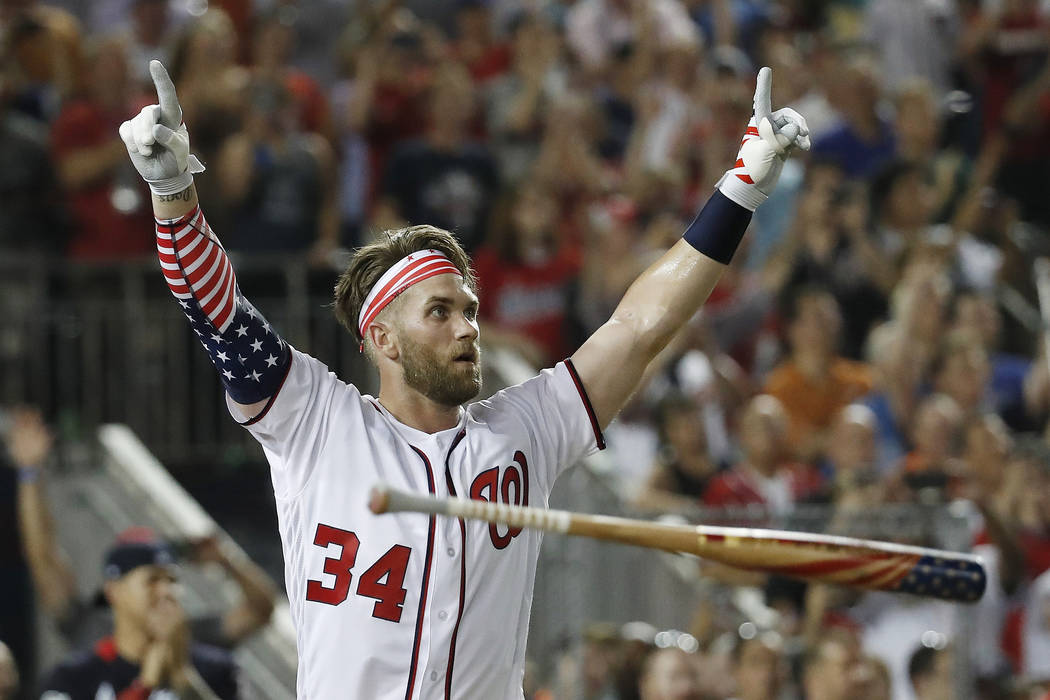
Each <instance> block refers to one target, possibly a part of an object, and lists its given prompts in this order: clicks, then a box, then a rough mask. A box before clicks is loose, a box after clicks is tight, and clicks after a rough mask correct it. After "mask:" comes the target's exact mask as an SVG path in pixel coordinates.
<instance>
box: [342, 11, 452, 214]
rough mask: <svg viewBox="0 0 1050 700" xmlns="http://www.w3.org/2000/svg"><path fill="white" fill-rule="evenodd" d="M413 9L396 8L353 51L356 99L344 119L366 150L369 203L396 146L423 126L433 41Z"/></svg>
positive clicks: (435, 58)
mask: <svg viewBox="0 0 1050 700" xmlns="http://www.w3.org/2000/svg"><path fill="white" fill-rule="evenodd" d="M426 37H427V33H426V32H425V30H424V28H423V27H421V26H420V23H419V21H418V20H417V19H416V18H415V17H414V16H413V15H412V14H411V13H407V14H406V13H405V12H398V13H396V14H394V15H392V17H391V19H390V20H389V21H388V22H386V23H384V24H382V25H381V26H380V27H379V28H378V29H377V30H376V35H375V36H372V37H369V40H368V41H366V42H365V43H364V45H363V46H362V47H361V48H360V50H359V52H358V54H357V60H356V65H355V90H354V100H353V102H352V103H351V106H350V110H349V114H348V119H347V121H348V123H349V128H350V130H351V131H354V132H356V133H359V134H361V135H362V137H363V138H364V140H365V143H366V144H367V146H368V151H369V160H370V163H369V169H368V182H369V183H370V187H369V193H368V202H369V206H371V205H372V203H373V202H374V201H375V200H376V199H378V198H379V197H381V196H382V195H383V194H384V193H383V192H382V185H381V183H382V178H383V172H384V170H385V169H386V167H387V164H388V162H389V160H390V157H391V154H392V152H393V150H394V148H395V147H396V146H397V145H398V144H400V143H401V142H402V141H406V140H409V139H414V138H417V137H419V136H420V135H421V134H422V133H423V132H424V131H425V129H426V126H427V124H426V122H425V121H424V120H423V119H420V115H421V114H425V113H427V100H428V89H429V86H430V83H431V81H432V79H433V72H434V62H436V61H438V60H439V59H440V57H439V56H436V55H433V52H434V48H433V44H435V43H436V42H430V43H429V44H428V42H427V39H426Z"/></svg>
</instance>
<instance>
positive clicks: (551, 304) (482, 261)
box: [474, 247, 580, 361]
mask: <svg viewBox="0 0 1050 700" xmlns="http://www.w3.org/2000/svg"><path fill="white" fill-rule="evenodd" d="M474 269H475V270H476V271H477V274H478V284H479V286H480V288H481V296H482V304H481V307H480V314H481V317H482V318H483V319H486V320H489V321H491V322H493V323H495V324H497V325H499V326H500V327H502V328H503V329H505V330H509V331H515V332H518V333H521V334H522V335H527V336H528V337H529V338H531V339H532V340H534V341H536V342H537V343H539V344H540V345H541V346H543V349H544V350H545V351H546V352H547V357H548V359H549V360H551V361H554V360H559V359H561V358H563V357H568V356H569V355H570V354H571V353H572V350H573V349H574V348H571V347H570V343H569V341H568V339H567V338H566V337H565V324H566V320H567V317H568V311H569V303H570V299H569V293H570V285H571V284H572V283H573V281H574V280H575V279H576V276H577V275H578V274H579V270H580V261H579V257H578V256H577V255H576V254H575V253H573V252H571V251H570V250H568V249H564V248H563V249H562V250H561V251H559V252H558V253H556V254H555V255H554V256H553V257H552V258H550V259H548V260H547V261H545V262H543V263H541V264H538V265H530V264H527V263H508V262H504V261H502V260H500V258H499V256H498V255H497V254H496V252H495V251H494V250H492V249H491V248H487V247H485V248H482V249H480V250H479V251H478V253H477V255H475V257H474Z"/></svg>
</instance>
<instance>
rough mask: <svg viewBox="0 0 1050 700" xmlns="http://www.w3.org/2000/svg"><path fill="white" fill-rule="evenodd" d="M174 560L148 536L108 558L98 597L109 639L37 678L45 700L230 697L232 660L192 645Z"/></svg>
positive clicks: (124, 542)
mask: <svg viewBox="0 0 1050 700" xmlns="http://www.w3.org/2000/svg"><path fill="white" fill-rule="evenodd" d="M173 563H174V556H173V554H172V552H171V551H170V549H169V548H168V546H167V545H166V544H164V543H162V542H159V541H157V540H153V539H145V538H139V537H133V536H129V537H128V538H127V539H121V540H118V541H117V542H116V543H115V544H114V545H113V547H112V548H111V549H110V550H109V552H108V553H107V555H106V560H105V566H104V569H103V572H104V576H105V579H106V582H105V585H104V589H103V593H102V595H104V597H105V600H106V602H107V603H108V604H109V605H110V606H111V607H112V609H113V634H112V636H109V637H105V638H103V639H101V640H99V641H98V642H97V643H96V644H95V646H94V648H93V649H91V650H85V651H82V652H78V653H76V654H75V655H74V656H72V657H70V658H69V659H67V660H66V661H64V662H63V663H61V664H59V665H58V666H57V667H56V668H54V669H53V670H52V671H51V672H50V673H48V674H47V676H46V678H45V679H44V681H43V684H42V689H43V691H44V695H43V697H44V698H47V700H81V699H83V700H90V699H91V698H96V697H98V695H97V694H98V693H106V692H108V693H110V694H113V695H116V696H121V694H127V695H126V697H146V696H148V695H150V694H151V693H152V692H153V691H154V690H158V691H160V690H168V691H174V692H176V693H178V694H179V696H180V697H194V698H212V697H217V698H223V699H226V698H236V697H239V692H238V689H237V677H236V675H237V674H236V668H235V666H234V663H233V659H232V658H231V657H230V655H229V654H228V653H227V652H225V651H222V650H220V649H217V648H215V647H208V646H205V645H203V644H197V643H193V642H192V641H191V640H190V634H189V626H188V623H187V620H186V613H185V611H184V610H183V608H182V605H181V604H180V603H179V601H178V599H177V597H176V594H175V591H176V581H177V579H176V575H175V570H174V569H173V568H172V564H173Z"/></svg>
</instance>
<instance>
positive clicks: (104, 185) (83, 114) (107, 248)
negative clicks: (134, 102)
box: [51, 100, 153, 259]
mask: <svg viewBox="0 0 1050 700" xmlns="http://www.w3.org/2000/svg"><path fill="white" fill-rule="evenodd" d="M136 111H137V110H134V109H131V108H130V107H129V109H128V110H127V113H126V114H105V113H103V111H102V110H101V109H100V108H99V107H98V106H97V105H96V104H94V103H92V102H90V101H89V100H77V101H74V102H71V103H69V104H68V105H66V107H65V108H64V109H63V110H62V112H61V113H60V114H59V115H58V118H57V119H55V123H54V125H53V126H52V128H51V145H52V148H53V150H54V154H55V158H56V160H60V159H62V158H64V157H65V156H68V155H69V154H70V153H72V152H75V151H77V150H80V149H82V148H91V147H96V146H102V145H104V144H106V143H107V142H111V141H116V140H117V139H118V138H119V137H118V136H117V129H118V128H119V127H120V123H121V122H122V121H124V119H126V118H127V117H128V115H132V114H135V113H136ZM125 166H126V167H127V168H132V165H131V163H130V162H126V163H125ZM114 173H115V171H111V172H110V173H107V174H106V175H104V176H102V177H99V178H98V179H96V180H95V181H93V182H89V183H87V184H86V185H83V186H81V187H80V188H78V189H76V190H72V191H69V192H68V193H67V194H68V201H69V208H70V210H71V212H72V214H73V217H74V221H73V224H74V231H73V237H72V239H71V240H70V243H69V255H70V257H73V258H81V259H85V258H90V259H113V258H136V257H142V256H146V255H150V254H151V253H152V251H153V216H152V214H151V212H150V194H149V188H148V187H147V186H146V184H145V183H144V182H142V180H141V179H140V178H139V176H138V175H137V174H135V172H134V170H130V171H128V173H127V177H126V178H125V181H126V185H127V186H129V187H132V188H134V191H135V192H137V193H138V195H139V202H138V207H137V208H136V209H135V210H134V211H132V212H130V213H124V212H121V211H118V210H117V209H116V208H115V207H114V206H113V191H114V188H115V186H116V185H117V184H118V183H117V180H116V177H115V174H114ZM121 184H125V182H122V183H121Z"/></svg>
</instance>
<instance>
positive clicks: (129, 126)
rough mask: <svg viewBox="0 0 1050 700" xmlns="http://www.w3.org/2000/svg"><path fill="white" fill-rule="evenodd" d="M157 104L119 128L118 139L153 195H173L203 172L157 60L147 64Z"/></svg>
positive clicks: (174, 97) (161, 66)
mask: <svg viewBox="0 0 1050 700" xmlns="http://www.w3.org/2000/svg"><path fill="white" fill-rule="evenodd" d="M149 72H150V75H151V76H153V85H154V86H155V87H156V88H157V101H158V102H159V103H160V104H155V105H149V106H148V107H143V108H142V111H141V112H139V113H138V114H137V115H135V116H134V117H132V118H131V119H129V120H128V121H126V122H124V123H123V124H121V125H120V138H121V139H123V141H124V145H125V146H127V149H128V155H129V156H131V162H132V163H133V164H134V165H135V169H136V170H138V171H139V175H141V176H142V179H143V180H145V181H146V182H147V183H149V188H150V189H151V190H152V191H153V193H154V194H159V195H165V194H177V193H179V192H182V191H183V190H185V189H186V188H187V187H189V186H190V185H191V184H193V173H199V172H203V171H204V166H203V165H201V162H200V161H199V160H197V156H195V155H192V154H190V135H189V132H187V131H186V125H185V124H183V123H182V107H180V106H179V99H178V97H177V96H176V95H175V84H174V83H173V82H171V78H170V77H169V76H168V71H167V70H165V69H164V66H163V64H161V62H160V61H157V60H152V61H150V62H149Z"/></svg>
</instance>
